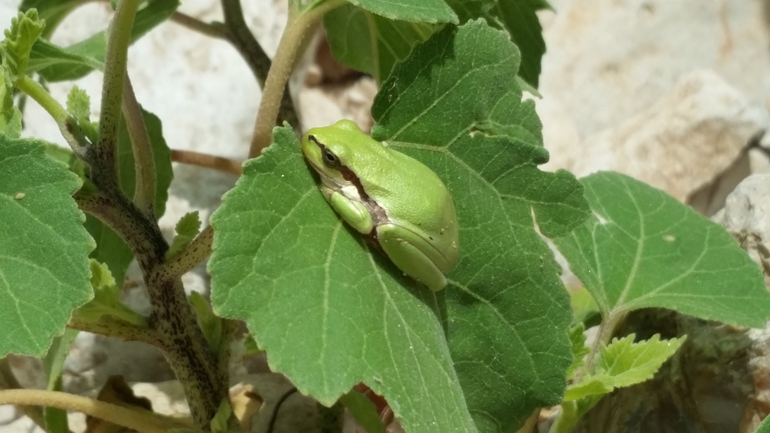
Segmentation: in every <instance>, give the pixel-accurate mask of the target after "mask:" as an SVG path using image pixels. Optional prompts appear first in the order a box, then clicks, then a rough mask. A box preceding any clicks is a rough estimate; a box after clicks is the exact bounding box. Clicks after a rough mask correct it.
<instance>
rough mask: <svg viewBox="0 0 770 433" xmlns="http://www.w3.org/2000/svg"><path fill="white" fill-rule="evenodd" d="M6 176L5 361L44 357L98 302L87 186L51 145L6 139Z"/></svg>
mask: <svg viewBox="0 0 770 433" xmlns="http://www.w3.org/2000/svg"><path fill="white" fill-rule="evenodd" d="M0 173H2V182H0V203H2V204H0V275H3V278H2V280H1V282H0V329H4V330H5V331H4V332H2V333H0V357H2V356H5V355H6V354H8V353H18V354H25V355H33V356H42V355H44V354H45V353H46V351H47V350H48V347H49V346H50V344H51V340H52V339H53V338H54V336H56V335H61V333H62V331H63V330H64V326H65V325H66V323H67V322H68V321H69V319H70V315H71V314H72V310H73V309H74V308H77V307H79V306H81V305H83V304H84V303H86V302H87V301H88V300H89V299H90V298H91V296H92V292H91V288H90V284H89V274H90V271H89V266H88V260H87V259H86V257H87V256H88V253H89V252H91V250H92V249H93V248H94V244H93V240H92V239H91V238H90V237H89V236H88V233H86V231H85V230H84V229H83V226H82V221H83V214H82V213H81V212H80V211H79V210H78V209H77V205H76V204H75V202H74V200H72V197H71V195H72V193H74V192H75V191H76V190H77V189H78V188H79V187H80V179H79V178H78V176H76V175H75V174H73V173H71V172H70V171H68V170H67V168H66V166H65V165H64V164H62V163H60V162H58V161H55V160H53V159H52V158H50V157H49V156H47V155H46V154H45V146H44V145H43V143H40V142H37V141H31V140H19V139H10V138H8V137H6V136H0ZM33 275H34V278H31V276H33Z"/></svg>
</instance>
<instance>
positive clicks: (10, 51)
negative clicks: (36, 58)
mask: <svg viewBox="0 0 770 433" xmlns="http://www.w3.org/2000/svg"><path fill="white" fill-rule="evenodd" d="M44 27H45V22H43V21H41V20H40V19H39V18H38V16H37V11H36V10H35V9H32V10H29V11H27V12H26V13H21V12H19V15H18V16H17V17H16V18H14V19H13V20H11V28H10V29H7V30H5V40H3V42H0V54H2V57H3V60H2V65H3V69H4V70H5V72H6V77H7V78H9V79H10V81H11V82H13V83H15V82H16V81H17V80H18V79H19V78H21V77H22V76H24V75H25V74H26V73H27V62H28V61H29V56H30V50H31V49H32V44H34V43H35V41H36V40H37V38H38V37H40V34H42V33H43V28H44Z"/></svg>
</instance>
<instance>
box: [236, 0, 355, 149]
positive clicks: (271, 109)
mask: <svg viewBox="0 0 770 433" xmlns="http://www.w3.org/2000/svg"><path fill="white" fill-rule="evenodd" d="M343 3H344V0H327V1H326V2H323V3H321V4H319V5H317V6H316V7H314V8H311V9H309V10H306V11H298V10H297V9H296V7H290V8H289V18H288V22H287V25H286V30H285V31H284V32H283V35H282V36H281V41H280V42H279V43H278V50H277V52H276V55H275V58H274V59H273V64H272V65H271V66H270V73H269V74H268V76H267V80H266V81H265V88H264V89H263V91H262V101H261V102H260V104H259V112H258V113H257V121H256V123H255V125H254V134H253V135H252V139H251V148H250V149H249V158H254V157H256V156H258V155H259V154H260V153H261V152H262V149H264V148H266V147H267V146H269V145H270V142H271V141H272V140H271V139H272V130H273V126H274V125H275V121H276V119H277V117H278V112H279V111H280V108H281V99H282V97H283V94H284V90H285V88H286V83H287V82H288V81H289V76H290V75H291V72H292V70H293V69H294V65H295V63H296V61H297V58H298V57H299V55H300V51H301V48H302V47H303V46H304V45H305V43H306V42H307V40H308V39H309V38H310V36H311V35H312V34H313V32H314V31H315V29H316V28H317V26H318V24H319V21H320V20H321V18H322V17H323V16H324V14H326V13H327V12H329V11H331V10H332V9H334V8H336V7H338V6H341V5H342V4H343Z"/></svg>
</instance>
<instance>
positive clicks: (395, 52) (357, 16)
mask: <svg viewBox="0 0 770 433" xmlns="http://www.w3.org/2000/svg"><path fill="white" fill-rule="evenodd" d="M447 3H448V4H449V6H451V7H452V9H454V11H455V12H456V13H457V16H459V19H460V22H461V23H465V22H468V21H471V20H474V19H478V18H483V19H485V20H487V23H488V24H489V25H491V26H493V27H496V28H499V29H502V30H505V31H507V32H508V33H509V35H510V37H511V39H512V40H513V42H514V43H516V45H517V46H518V48H519V50H520V51H521V55H522V59H521V67H520V69H519V75H520V76H521V77H522V78H523V79H524V80H525V82H527V83H528V84H529V85H531V86H533V87H534V88H537V85H538V78H539V76H540V61H541V59H542V57H543V54H544V53H545V40H544V39H543V35H542V28H541V26H540V20H539V19H538V17H537V14H536V12H537V11H538V10H541V9H547V8H550V6H549V5H548V3H547V2H546V1H545V0H447ZM430 22H432V21H429V22H421V21H415V20H414V19H410V18H404V17H401V18H400V20H398V19H393V18H391V17H388V16H387V15H385V16H383V15H378V14H377V12H376V11H375V10H372V9H363V8H359V7H356V6H353V5H352V4H349V5H345V6H343V7H340V8H338V9H336V10H334V11H332V12H330V13H328V14H327V15H326V16H325V17H324V27H325V28H326V32H327V34H328V38H329V46H330V47H331V49H332V52H333V53H334V57H335V58H336V59H337V60H338V61H339V62H340V63H342V64H344V65H347V66H349V67H351V68H353V69H356V70H359V71H362V72H366V73H368V74H371V75H372V76H373V77H374V78H375V79H376V80H377V81H378V82H381V81H382V80H384V79H386V78H387V76H388V74H389V73H390V71H391V69H392V68H393V65H394V64H395V63H397V62H399V61H401V60H403V59H404V58H405V57H406V56H407V55H408V54H409V51H410V50H411V48H412V47H413V46H414V45H415V44H417V43H420V42H422V41H424V40H425V39H427V38H428V37H429V36H430V35H431V34H432V33H433V32H435V31H437V30H439V29H440V28H441V25H439V24H429V23H430ZM533 93H534V92H533Z"/></svg>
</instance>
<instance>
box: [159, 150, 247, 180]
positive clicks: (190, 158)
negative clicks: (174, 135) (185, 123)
mask: <svg viewBox="0 0 770 433" xmlns="http://www.w3.org/2000/svg"><path fill="white" fill-rule="evenodd" d="M171 160H172V161H174V162H180V163H182V164H190V165H197V166H198V167H203V168H210V169H212V170H218V171H223V172H225V173H230V174H234V175H236V176H240V175H241V173H242V169H241V164H242V162H240V161H235V160H232V159H229V158H223V157H221V156H214V155H209V154H206V153H200V152H193V151H191V150H172V151H171Z"/></svg>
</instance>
